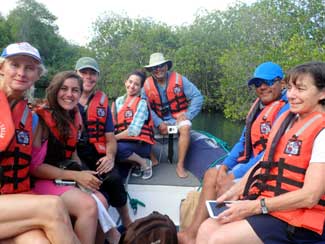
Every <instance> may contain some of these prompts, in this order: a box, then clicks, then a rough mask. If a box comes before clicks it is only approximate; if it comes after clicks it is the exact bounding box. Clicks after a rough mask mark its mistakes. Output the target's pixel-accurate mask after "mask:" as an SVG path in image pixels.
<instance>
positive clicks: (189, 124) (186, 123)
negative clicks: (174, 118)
mask: <svg viewBox="0 0 325 244" xmlns="http://www.w3.org/2000/svg"><path fill="white" fill-rule="evenodd" d="M185 125H188V126H190V127H191V126H192V122H191V121H190V120H188V119H187V120H182V121H181V122H179V123H176V126H177V128H178V129H179V128H181V127H183V126H185Z"/></svg>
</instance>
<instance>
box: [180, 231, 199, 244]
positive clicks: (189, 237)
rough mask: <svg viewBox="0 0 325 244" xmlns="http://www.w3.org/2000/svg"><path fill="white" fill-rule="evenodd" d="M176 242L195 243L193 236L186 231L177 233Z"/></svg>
mask: <svg viewBox="0 0 325 244" xmlns="http://www.w3.org/2000/svg"><path fill="white" fill-rule="evenodd" d="M177 239H178V244H195V237H194V236H192V235H189V234H188V233H187V232H186V231H181V232H178V233H177Z"/></svg>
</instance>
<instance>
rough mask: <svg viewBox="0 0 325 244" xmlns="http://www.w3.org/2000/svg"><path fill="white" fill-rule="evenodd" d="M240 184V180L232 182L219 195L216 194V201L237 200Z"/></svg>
mask: <svg viewBox="0 0 325 244" xmlns="http://www.w3.org/2000/svg"><path fill="white" fill-rule="evenodd" d="M241 193H242V191H241V185H240V182H237V183H236V184H234V185H233V186H232V187H231V188H230V189H229V188H228V190H227V191H226V192H225V193H223V194H222V195H221V196H219V197H218V196H217V199H216V201H217V202H224V201H235V200H238V199H239V197H240V195H241Z"/></svg>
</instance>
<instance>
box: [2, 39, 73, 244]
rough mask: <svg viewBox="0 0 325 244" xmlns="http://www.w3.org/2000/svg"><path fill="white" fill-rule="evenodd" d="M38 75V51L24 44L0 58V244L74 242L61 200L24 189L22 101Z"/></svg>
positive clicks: (27, 142)
mask: <svg viewBox="0 0 325 244" xmlns="http://www.w3.org/2000/svg"><path fill="white" fill-rule="evenodd" d="M44 71H45V68H44V66H43V64H42V60H41V57H40V54H39V52H38V50H37V49H36V48H34V47H33V46H31V45H30V44H29V43H27V42H22V43H13V44H10V45H8V46H7V47H6V48H5V49H4V50H3V52H2V54H1V57H0V106H1V112H2V115H1V119H0V128H1V135H0V137H1V140H0V141H1V148H0V209H1V213H0V242H1V243H35V242H38V243H57V244H60V243H79V241H78V239H77V238H76V237H75V235H74V233H73V230H72V227H71V222H70V219H69V215H68V213H67V211H66V209H65V207H64V205H63V202H62V200H61V199H60V198H58V197H55V196H37V195H33V192H32V191H31V189H30V178H29V165H30V160H31V154H32V138H33V133H32V114H31V111H30V110H29V109H28V105H27V101H26V100H25V99H24V97H25V94H26V92H27V91H28V89H29V88H30V87H31V86H32V85H33V84H34V83H35V82H36V81H37V80H38V79H39V78H40V76H41V75H42V74H43V73H44Z"/></svg>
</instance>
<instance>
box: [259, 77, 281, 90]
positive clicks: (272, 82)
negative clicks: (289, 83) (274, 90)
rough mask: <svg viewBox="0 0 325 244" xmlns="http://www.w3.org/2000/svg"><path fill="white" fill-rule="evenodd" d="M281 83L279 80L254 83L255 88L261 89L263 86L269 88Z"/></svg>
mask: <svg viewBox="0 0 325 244" xmlns="http://www.w3.org/2000/svg"><path fill="white" fill-rule="evenodd" d="M277 81H279V79H274V80H257V81H255V83H254V86H255V88H259V87H260V86H261V85H262V84H266V85H267V86H273V85H274V83H275V82H277Z"/></svg>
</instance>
